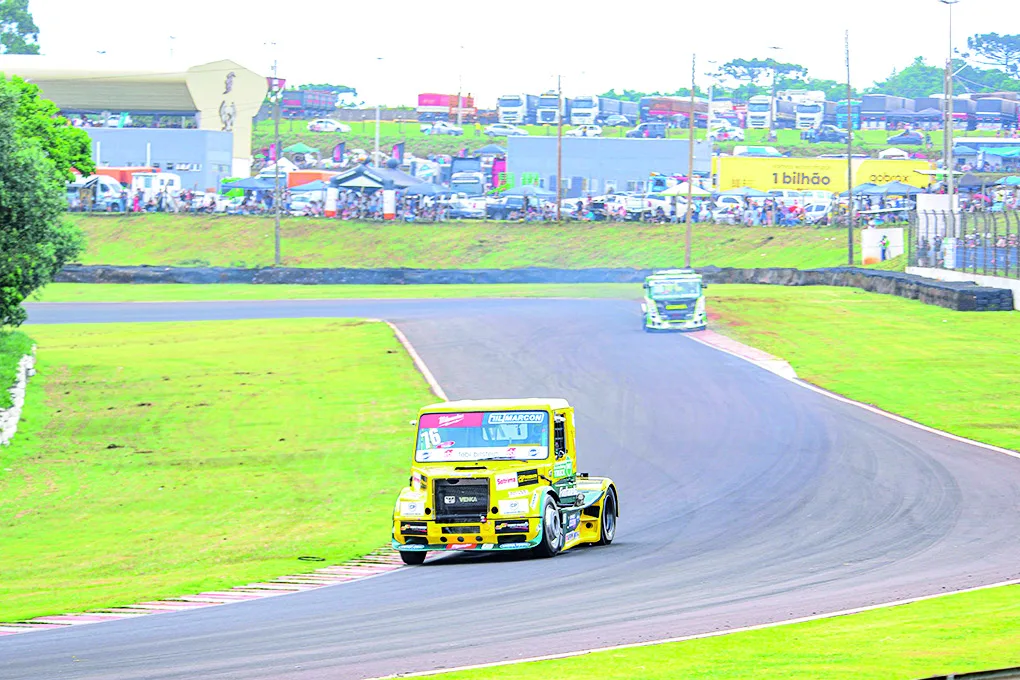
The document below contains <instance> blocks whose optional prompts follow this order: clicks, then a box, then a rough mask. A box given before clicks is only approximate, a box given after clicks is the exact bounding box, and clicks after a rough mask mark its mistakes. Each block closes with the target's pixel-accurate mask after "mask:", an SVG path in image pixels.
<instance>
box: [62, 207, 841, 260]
mask: <svg viewBox="0 0 1020 680" xmlns="http://www.w3.org/2000/svg"><path fill="white" fill-rule="evenodd" d="M70 219H72V220H73V221H74V222H76V223H77V224H78V225H79V226H80V227H81V228H82V229H83V230H84V231H85V234H86V236H87V238H88V250H87V251H86V253H85V254H84V255H83V256H82V260H81V261H82V263H83V264H117V265H142V264H150V265H175V266H198V265H202V266H218V267H264V266H272V263H273V257H274V255H273V218H272V217H256V216H215V215H214V216H209V215H166V214H157V215H152V214H144V215H126V216H115V215H106V216H88V215H81V214H75V215H71V217H70ZM281 232H282V241H283V247H282V250H283V264H284V265H285V266H289V267H360V268H365V267H420V268H424V269H469V268H495V269H508V268H515V267H567V268H581V267H674V266H677V265H678V264H679V263H682V262H683V261H684V236H683V234H684V225H660V224H635V223H627V224H602V223H596V224H590V223H588V224H564V225H553V224H549V225H533V224H507V223H492V222H457V223H446V224H440V225H428V224H407V223H402V222H399V223H393V224H385V225H382V224H378V223H358V222H341V221H338V220H326V219H321V218H320V219H313V218H302V217H294V218H288V219H287V220H285V221H284V223H283V225H282V227H281ZM856 252H858V253H859V252H860V248H859V247H858V248H856ZM692 259H693V261H694V262H696V263H698V264H699V265H710V264H714V265H717V266H720V267H802V268H811V267H826V266H838V265H841V264H844V263H845V262H846V237H845V232H843V231H842V230H841V229H838V228H828V227H826V228H814V227H797V228H779V227H741V226H730V225H707V224H699V225H695V227H694V248H693V250H692Z"/></svg>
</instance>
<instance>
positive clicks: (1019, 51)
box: [967, 33, 1020, 77]
mask: <svg viewBox="0 0 1020 680" xmlns="http://www.w3.org/2000/svg"><path fill="white" fill-rule="evenodd" d="M967 47H968V48H969V49H970V50H971V52H973V53H974V55H973V56H972V59H973V60H974V61H975V63H978V64H983V65H985V66H994V67H995V68H998V69H1002V70H1003V71H1005V72H1006V73H1008V74H1009V75H1011V76H1013V77H1016V76H1018V75H1020V35H1016V34H1014V35H999V34H998V33H979V34H977V35H974V36H971V37H969V38H967Z"/></svg>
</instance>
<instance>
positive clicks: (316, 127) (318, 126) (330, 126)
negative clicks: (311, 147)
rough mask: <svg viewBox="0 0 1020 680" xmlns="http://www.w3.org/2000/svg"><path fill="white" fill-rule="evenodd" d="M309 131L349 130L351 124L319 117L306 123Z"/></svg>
mask: <svg viewBox="0 0 1020 680" xmlns="http://www.w3.org/2000/svg"><path fill="white" fill-rule="evenodd" d="M308 131H309V132H350V131H351V126H350V125H347V124H346V123H341V122H340V121H338V120H332V119H330V118H319V119H317V120H313V121H312V122H310V123H309V124H308Z"/></svg>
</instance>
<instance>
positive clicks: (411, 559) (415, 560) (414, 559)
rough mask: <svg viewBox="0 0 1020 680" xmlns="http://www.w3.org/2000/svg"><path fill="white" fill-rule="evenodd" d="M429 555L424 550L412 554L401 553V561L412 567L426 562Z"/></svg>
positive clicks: (402, 551)
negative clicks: (426, 556)
mask: <svg viewBox="0 0 1020 680" xmlns="http://www.w3.org/2000/svg"><path fill="white" fill-rule="evenodd" d="M427 554H428V553H427V552H426V551H424V550H420V551H415V552H411V551H409V550H401V551H400V559H402V560H403V561H404V564H410V565H412V566H414V565H418V564H421V563H423V562H424V561H425V555H427Z"/></svg>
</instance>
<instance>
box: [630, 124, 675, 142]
mask: <svg viewBox="0 0 1020 680" xmlns="http://www.w3.org/2000/svg"><path fill="white" fill-rule="evenodd" d="M627 136H628V137H659V138H662V139H665V138H666V124H665V123H639V124H638V126H637V127H635V128H634V129H633V130H628V131H627Z"/></svg>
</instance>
